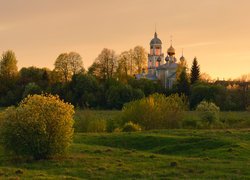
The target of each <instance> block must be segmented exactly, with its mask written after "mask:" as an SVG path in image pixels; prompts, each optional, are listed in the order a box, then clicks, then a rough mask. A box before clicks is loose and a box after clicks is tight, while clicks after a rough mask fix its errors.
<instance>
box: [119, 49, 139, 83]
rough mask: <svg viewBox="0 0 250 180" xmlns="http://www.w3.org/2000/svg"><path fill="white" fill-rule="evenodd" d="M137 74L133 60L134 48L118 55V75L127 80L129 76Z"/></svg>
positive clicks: (122, 79)
mask: <svg viewBox="0 0 250 180" xmlns="http://www.w3.org/2000/svg"><path fill="white" fill-rule="evenodd" d="M134 74H136V69H135V61H134V60H133V50H132V49H131V50H129V51H124V52H122V53H121V54H120V55H119V57H118V67H117V77H118V78H119V80H121V81H123V82H126V81H127V80H128V76H131V77H132V76H133V75H134Z"/></svg>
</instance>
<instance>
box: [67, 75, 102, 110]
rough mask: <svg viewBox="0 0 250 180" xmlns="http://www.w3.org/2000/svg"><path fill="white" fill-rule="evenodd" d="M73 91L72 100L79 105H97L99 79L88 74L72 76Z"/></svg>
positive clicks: (71, 87) (88, 106) (71, 86)
mask: <svg viewBox="0 0 250 180" xmlns="http://www.w3.org/2000/svg"><path fill="white" fill-rule="evenodd" d="M69 86H70V91H71V92H72V96H73V97H72V100H71V102H72V103H73V104H75V105H76V106H79V107H87V108H91V107H96V106H97V102H98V99H97V92H98V82H97V80H96V79H95V78H94V77H93V76H91V75H88V74H77V75H74V76H73V77H72V81H71V82H70V84H69Z"/></svg>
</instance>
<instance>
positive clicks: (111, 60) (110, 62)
mask: <svg viewBox="0 0 250 180" xmlns="http://www.w3.org/2000/svg"><path fill="white" fill-rule="evenodd" d="M116 69H117V57H116V54H115V51H114V50H111V49H107V48H104V49H103V50H102V52H101V53H100V54H99V56H98V57H97V58H96V60H95V62H94V63H93V64H92V66H91V67H90V68H89V71H91V74H92V75H94V76H95V77H97V78H99V79H103V80H107V79H110V78H114V76H115V72H116Z"/></svg>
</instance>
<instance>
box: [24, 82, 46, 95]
mask: <svg viewBox="0 0 250 180" xmlns="http://www.w3.org/2000/svg"><path fill="white" fill-rule="evenodd" d="M41 93H42V90H41V88H40V87H39V86H38V85H36V83H29V84H27V85H26V86H25V89H24V92H23V98H25V97H27V96H28V95H33V94H41Z"/></svg>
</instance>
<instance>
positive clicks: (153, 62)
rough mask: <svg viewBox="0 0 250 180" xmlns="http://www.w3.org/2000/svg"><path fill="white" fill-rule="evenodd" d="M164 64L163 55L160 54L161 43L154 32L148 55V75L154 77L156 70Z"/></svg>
mask: <svg viewBox="0 0 250 180" xmlns="http://www.w3.org/2000/svg"><path fill="white" fill-rule="evenodd" d="M162 64H164V54H163V53H162V42H161V40H160V39H159V38H158V37H157V33H156V32H155V34H154V38H153V39H152V40H151V41H150V53H149V54H148V74H150V75H156V69H157V67H159V66H160V65H162Z"/></svg>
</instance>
